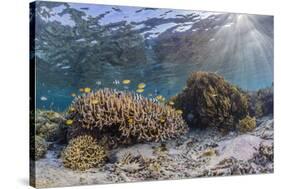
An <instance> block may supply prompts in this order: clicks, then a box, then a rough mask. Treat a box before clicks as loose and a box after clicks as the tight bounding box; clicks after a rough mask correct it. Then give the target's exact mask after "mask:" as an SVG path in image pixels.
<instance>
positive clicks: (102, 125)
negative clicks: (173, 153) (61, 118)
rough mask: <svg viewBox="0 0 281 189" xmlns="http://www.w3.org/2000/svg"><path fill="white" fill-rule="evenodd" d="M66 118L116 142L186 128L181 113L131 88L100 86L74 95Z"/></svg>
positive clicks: (175, 132)
mask: <svg viewBox="0 0 281 189" xmlns="http://www.w3.org/2000/svg"><path fill="white" fill-rule="evenodd" d="M71 110H73V111H71V112H70V113H69V115H68V119H72V120H74V122H73V125H74V127H78V128H82V129H86V130H87V131H89V130H90V131H91V132H92V133H93V134H95V136H97V137H99V136H104V135H107V136H110V137H109V138H114V139H116V140H117V142H123V143H133V142H142V141H156V142H157V141H164V140H167V139H171V138H175V137H178V136H179V135H181V134H183V133H185V132H186V131H187V126H186V124H185V122H184V120H183V119H182V116H181V114H180V113H178V112H176V111H175V109H173V108H172V107H170V106H167V105H160V104H157V103H154V102H152V101H151V100H149V99H147V98H145V97H142V96H140V95H136V94H133V93H130V92H121V91H116V90H111V89H101V90H98V91H97V92H95V93H93V92H91V93H87V94H85V95H83V96H79V97H77V98H76V99H75V100H74V101H73V103H72V105H71Z"/></svg>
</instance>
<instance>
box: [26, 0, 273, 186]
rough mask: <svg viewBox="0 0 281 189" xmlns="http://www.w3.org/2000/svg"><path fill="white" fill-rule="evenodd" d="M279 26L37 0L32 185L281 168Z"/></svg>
mask: <svg viewBox="0 0 281 189" xmlns="http://www.w3.org/2000/svg"><path fill="white" fill-rule="evenodd" d="M273 26H274V21H273V16H269V15H252V14H240V13H225V12H209V11H196V10H175V9H159V8H142V7H129V6H114V5H98V4H81V3H63V2H47V1H36V2H34V3H31V4H30V28H31V35H30V36H31V49H30V59H31V62H34V68H33V69H34V72H31V78H32V77H34V83H31V85H33V86H34V88H35V91H34V94H35V97H34V99H33V100H34V102H35V107H34V110H31V115H30V118H31V125H30V126H31V149H30V152H31V153H30V154H31V156H30V159H31V163H30V166H31V177H30V183H31V185H32V186H34V187H38V188H46V187H63V186H75V185H88V184H108V183H121V182H136V181H154V180H169V179H171V180H172V179H173V180H174V179H185V178H198V177H211V176H230V175H245V174H261V173H273V170H274V166H273V165H274V163H273V154H274V153H273V135H274V132H273V131H274V129H273V125H274V120H273V85H274V84H273V83H274V82H273V61H274V54H273V51H274V49H273V46H274V31H273ZM31 65H32V64H31ZM31 69H32V68H31ZM33 73H34V75H32V74H33Z"/></svg>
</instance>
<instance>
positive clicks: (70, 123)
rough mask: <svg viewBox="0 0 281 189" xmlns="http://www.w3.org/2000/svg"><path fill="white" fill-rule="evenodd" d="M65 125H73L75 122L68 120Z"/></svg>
mask: <svg viewBox="0 0 281 189" xmlns="http://www.w3.org/2000/svg"><path fill="white" fill-rule="evenodd" d="M65 124H66V125H72V124H73V120H71V119H68V120H66V122H65Z"/></svg>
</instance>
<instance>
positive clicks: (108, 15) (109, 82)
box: [36, 3, 273, 111]
mask: <svg viewBox="0 0 281 189" xmlns="http://www.w3.org/2000/svg"><path fill="white" fill-rule="evenodd" d="M49 5H52V6H48V5H46V4H44V3H42V4H38V14H37V15H36V17H37V21H38V22H37V24H38V33H36V35H37V41H36V42H37V46H36V47H37V51H36V57H37V59H36V64H37V65H36V72H37V78H36V107H37V108H41V109H42V108H43V109H53V110H56V111H64V110H65V109H66V108H67V107H68V106H69V105H70V103H71V101H72V100H73V97H72V96H71V94H72V93H75V94H78V95H79V94H80V93H79V88H84V87H90V88H92V89H93V90H94V91H95V90H98V89H101V88H104V87H107V88H116V89H118V90H129V91H136V89H137V85H138V84H139V83H145V84H146V87H145V90H144V92H143V93H142V95H144V96H147V97H149V98H153V97H155V96H157V95H162V96H164V97H166V99H168V98H169V97H171V96H173V95H175V94H177V93H179V92H180V91H181V90H182V89H183V88H184V87H185V86H186V80H187V78H188V77H189V75H190V74H191V73H192V72H194V71H210V72H216V73H217V74H219V75H222V76H224V77H225V79H226V80H228V81H229V82H231V83H232V84H235V85H238V86H239V87H241V88H242V89H244V90H246V91H254V90H258V89H261V88H265V87H269V86H271V85H272V83H273V26H272V22H273V21H272V20H273V19H272V17H262V16H260V17H259V16H250V15H241V14H239V15H235V14H226V13H212V12H204V11H183V10H169V9H155V10H150V9H148V10H144V9H141V8H137V7H134V8H130V7H122V6H121V7H120V6H118V7H116V6H114V8H115V9H112V8H113V7H111V6H99V5H89V4H69V5H70V8H71V9H67V8H66V6H65V5H63V4H62V5H59V4H58V5H57V4H56V5H53V4H52V3H50V4H49ZM85 7H86V8H85ZM81 8H82V9H81ZM87 8H88V9H87ZM66 10H67V11H69V12H65V13H64V14H62V13H63V11H66ZM73 10H77V11H78V12H76V13H77V15H78V16H77V15H76V16H77V17H75V16H71V14H73ZM71 11H72V12H71ZM74 12H75V11H74ZM76 13H75V14H76ZM102 14H104V15H103V16H102V17H101V19H100V21H99V22H98V24H97V23H95V24H92V23H93V20H92V21H90V17H91V16H92V17H98V16H100V15H102ZM183 16H186V17H187V16H190V18H189V17H188V18H187V19H186V20H183V19H181V18H182V17H183ZM155 19H157V21H155ZM171 19H173V20H171ZM220 19H224V21H223V22H221V21H219V20H220ZM170 20H171V21H170ZM122 21H125V24H127V25H129V27H131V30H132V31H136V33H137V34H134V35H136V36H137V37H134V36H130V37H131V38H130V39H129V40H128V41H127V42H126V41H125V42H123V41H122V40H123V38H126V36H121V37H119V38H118V35H120V34H118V30H119V28H118V27H120V28H122V27H123V23H121V22H122ZM84 22H85V23H86V25H87V24H88V25H87V27H85V25H83V24H82V23H84ZM201 22H202V23H204V24H200V23H201ZM214 23H215V24H214ZM108 24H109V25H110V24H116V25H110V26H109V25H108ZM103 26H108V27H109V28H111V29H109V30H108V31H110V32H111V33H112V35H113V34H114V35H116V36H117V37H115V38H112V39H110V40H111V41H113V43H109V44H110V45H108V46H105V45H104V43H103V42H104V40H105V39H106V37H104V35H106V32H104V31H101V32H96V33H95V30H98V28H101V27H103ZM117 26H118V27H117ZM77 27H78V28H77ZM95 28H96V29H95ZM57 30H58V31H57ZM59 30H61V31H65V36H66V34H67V36H66V37H65V38H64V32H61V31H59ZM69 31H72V33H67V32H69ZM93 31H94V32H93ZM120 31H122V32H123V30H120ZM214 31H215V32H214ZM110 32H108V35H109V36H110V35H111V33H110ZM196 32H198V36H199V38H198V39H197V41H198V44H200V45H199V46H198V47H197V46H196V44H197V41H196V40H195V42H193V43H190V44H189V45H190V49H189V48H188V47H187V48H186V47H185V44H179V45H178V46H177V47H178V48H181V47H184V48H186V51H187V53H190V52H189V50H190V51H192V52H193V51H194V53H190V56H189V57H186V61H185V59H183V60H178V61H169V60H166V61H165V59H164V60H161V61H160V60H159V59H161V57H160V58H159V57H157V52H156V51H155V49H153V45H154V46H155V43H157V41H158V39H159V40H161V39H162V38H161V37H162V36H165V35H168V36H169V38H168V39H174V40H176V38H175V37H177V36H181V35H186V36H187V39H188V37H190V36H196V35H194V34H196ZM116 33H117V34H118V35H117V34H116ZM208 34H209V35H208ZM128 35H131V34H128ZM200 35H202V39H203V38H204V39H205V40H206V39H207V40H206V42H201V43H199V42H200V40H201V38H200ZM196 37H197V36H196ZM120 38H121V39H120ZM139 38H142V40H143V48H144V49H145V50H144V51H145V53H144V54H143V55H142V56H143V57H142V58H144V60H146V61H145V62H143V63H142V62H139V61H138V60H136V61H131V62H126V64H125V63H124V62H125V61H126V60H127V59H129V57H123V56H124V54H126V51H127V50H130V49H132V48H134V47H135V46H137V45H139V44H138V43H140V42H139V41H138V42H136V44H134V41H133V40H134V39H136V40H139ZM115 40H116V41H118V40H119V41H121V42H118V43H117V45H116V44H115V43H114V41H115ZM129 42H130V43H132V44H131V46H132V47H128V49H126V44H127V43H129ZM162 42H163V41H162ZM164 42H165V41H164ZM169 43H171V42H169V41H168V42H167V45H171V44H169ZM164 44H165V43H164ZM173 44H176V43H174V42H173ZM115 45H116V47H115ZM120 45H122V48H123V49H122V48H121V49H122V51H120V49H119V46H120ZM180 45H181V46H180ZM117 47H118V48H117ZM177 47H173V48H177ZM141 48H142V47H141ZM100 49H102V50H100ZM198 49H199V50H198ZM160 50H162V49H160ZM115 51H116V53H115ZM138 51H139V49H138V50H136V51H132V53H136V52H138ZM112 52H114V53H115V54H117V55H118V56H117V58H116V57H112V56H111V55H106V53H109V54H110V53H112ZM99 53H100V54H102V55H101V56H99ZM97 54H98V55H97ZM129 55H130V53H129V54H127V56H129ZM164 55H166V54H164ZM168 56H169V55H168ZM170 56H175V57H176V58H177V51H175V53H174V54H173V55H170ZM191 56H192V57H191ZM93 57H94V58H93ZM104 57H106V58H107V59H106V60H104ZM197 57H198V58H197ZM92 58H93V59H92ZM116 59H117V62H118V61H119V62H118V63H115V62H116ZM131 59H132V58H131ZM125 79H129V80H131V83H130V84H129V85H124V84H122V81H123V80H125ZM118 82H119V83H118Z"/></svg>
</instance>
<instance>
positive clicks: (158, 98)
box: [155, 95, 163, 101]
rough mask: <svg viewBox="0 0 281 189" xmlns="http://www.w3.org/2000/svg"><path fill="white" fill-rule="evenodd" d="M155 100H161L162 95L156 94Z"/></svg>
mask: <svg viewBox="0 0 281 189" xmlns="http://www.w3.org/2000/svg"><path fill="white" fill-rule="evenodd" d="M155 98H156V99H157V100H159V101H161V100H162V99H163V96H162V95H158V96H156V97H155Z"/></svg>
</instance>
